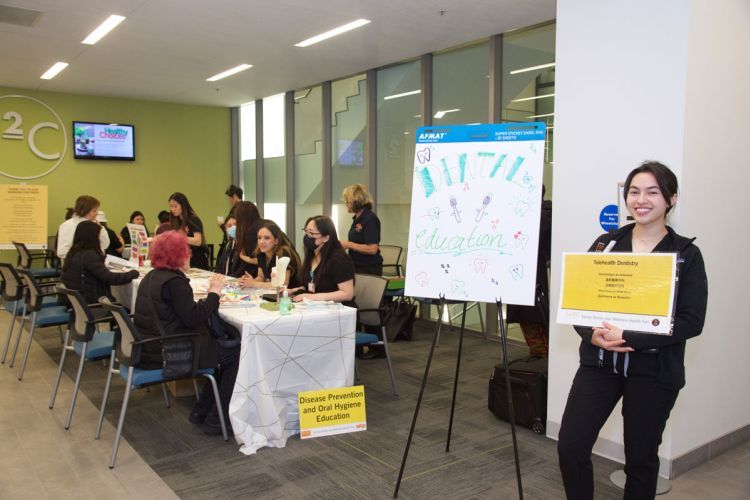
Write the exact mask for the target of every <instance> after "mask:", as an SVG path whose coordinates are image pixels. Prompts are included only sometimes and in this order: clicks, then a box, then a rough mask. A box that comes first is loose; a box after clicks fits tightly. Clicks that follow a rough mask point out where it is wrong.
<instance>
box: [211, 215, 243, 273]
mask: <svg viewBox="0 0 750 500" xmlns="http://www.w3.org/2000/svg"><path fill="white" fill-rule="evenodd" d="M224 231H225V232H226V235H227V243H226V245H224V246H223V247H222V249H221V253H219V256H218V257H217V258H216V267H215V268H214V272H216V273H220V274H224V275H226V276H236V273H240V274H241V272H240V269H241V267H242V261H241V260H240V256H239V254H238V252H236V251H235V246H236V245H235V242H236V239H235V238H236V236H237V219H235V218H234V216H229V217H227V219H226V220H225V221H224Z"/></svg>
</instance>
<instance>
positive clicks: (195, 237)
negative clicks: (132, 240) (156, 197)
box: [169, 193, 208, 270]
mask: <svg viewBox="0 0 750 500" xmlns="http://www.w3.org/2000/svg"><path fill="white" fill-rule="evenodd" d="M169 210H170V212H171V214H172V215H171V217H170V222H171V224H172V229H173V230H175V231H182V232H183V233H185V235H186V236H187V239H188V245H190V251H191V252H192V256H191V257H190V267H197V268H199V269H206V270H208V248H207V247H206V239H205V238H204V237H203V222H201V220H200V218H199V217H198V215H197V214H196V213H195V211H194V210H193V207H191V206H190V202H189V201H188V199H187V196H185V195H184V194H182V193H173V194H172V196H170V197H169Z"/></svg>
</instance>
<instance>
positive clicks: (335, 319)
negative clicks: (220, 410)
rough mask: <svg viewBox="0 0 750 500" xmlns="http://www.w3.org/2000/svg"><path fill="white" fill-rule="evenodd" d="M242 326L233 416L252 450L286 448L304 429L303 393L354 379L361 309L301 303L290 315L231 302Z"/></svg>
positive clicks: (233, 318) (237, 432)
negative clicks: (300, 404) (300, 401)
mask: <svg viewBox="0 0 750 500" xmlns="http://www.w3.org/2000/svg"><path fill="white" fill-rule="evenodd" d="M220 313H221V316H222V317H223V318H224V319H226V320H227V321H229V322H230V323H232V324H234V325H235V326H237V327H238V328H241V331H242V351H241V353H240V367H239V373H238V374H237V382H236V384H235V386H234V394H233V395H232V401H231V402H230V404H229V417H230V420H231V422H232V427H233V429H234V437H235V439H236V440H237V442H238V443H240V444H241V445H242V446H241V448H240V451H241V452H242V453H245V454H246V455H251V454H253V453H255V452H256V451H257V450H258V449H259V448H262V447H264V446H271V447H274V448H283V447H284V446H285V445H286V440H287V439H288V438H289V437H290V436H293V435H294V434H299V410H298V405H297V393H298V392H300V391H309V390H316V389H323V388H334V387H348V386H351V385H352V384H353V382H354V329H355V323H356V317H357V313H356V309H353V308H350V307H344V306H341V305H338V304H337V305H332V306H315V307H308V308H303V306H297V307H295V309H294V310H293V311H292V313H291V314H290V315H288V316H281V315H279V313H278V312H270V311H266V310H264V309H261V308H260V307H257V306H255V307H250V308H244V307H242V308H239V307H233V308H227V309H221V310H220Z"/></svg>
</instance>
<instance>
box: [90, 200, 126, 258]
mask: <svg viewBox="0 0 750 500" xmlns="http://www.w3.org/2000/svg"><path fill="white" fill-rule="evenodd" d="M96 222H98V223H99V224H101V226H102V228H103V229H104V230H105V231H106V232H107V236H109V246H108V247H107V248H106V249H105V250H104V253H106V254H107V255H111V256H113V257H122V252H123V251H124V250H125V242H123V241H122V237H120V235H119V234H117V233H116V232H114V231H112V229H110V227H109V226H108V225H107V216H106V215H105V214H104V212H103V211H102V210H99V211H98V212H97V214H96Z"/></svg>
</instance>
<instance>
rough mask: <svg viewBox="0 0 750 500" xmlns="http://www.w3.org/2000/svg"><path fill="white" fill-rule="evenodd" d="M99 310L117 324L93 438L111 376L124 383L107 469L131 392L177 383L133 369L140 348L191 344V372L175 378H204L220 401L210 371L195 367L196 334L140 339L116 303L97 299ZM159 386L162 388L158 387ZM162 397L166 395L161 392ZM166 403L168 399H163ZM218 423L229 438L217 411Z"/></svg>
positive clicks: (197, 352) (114, 455) (152, 372)
mask: <svg viewBox="0 0 750 500" xmlns="http://www.w3.org/2000/svg"><path fill="white" fill-rule="evenodd" d="M99 302H100V303H101V305H102V307H103V308H104V309H105V310H106V311H107V312H109V313H110V314H111V315H112V316H113V317H114V319H115V321H116V322H117V329H116V330H115V347H114V349H113V350H112V354H111V356H110V362H109V367H110V369H109V373H108V374H107V381H106V383H105V386H104V397H103V398H102V406H101V409H100V410H99V423H98V425H97V427H96V439H99V438H100V437H101V433H102V424H103V422H104V413H105V411H106V407H107V399H108V398H109V388H110V385H111V383H112V374H113V373H118V374H119V375H120V378H122V379H123V380H124V381H125V396H124V397H123V400H122V407H121V409H120V418H119V420H118V422H117V433H116V434H115V443H114V446H113V448H112V457H111V459H110V462H109V468H110V469H113V468H114V467H115V461H116V460H117V450H118V449H119V447H120V438H121V437H122V428H123V426H124V424H125V413H126V412H127V409H128V401H129V400H130V391H131V389H139V388H142V387H147V386H151V385H155V384H163V383H164V382H167V381H171V380H178V379H175V378H168V377H165V376H164V370H163V369H161V368H159V369H156V370H145V369H142V368H136V366H137V365H138V363H139V362H140V358H141V348H142V347H143V346H144V345H146V344H149V343H152V342H159V343H160V344H161V343H166V342H170V341H175V340H190V341H191V342H192V345H193V369H192V373H190V374H189V375H188V376H186V377H179V379H191V378H192V379H195V378H196V377H199V376H202V377H206V378H207V379H208V380H209V381H210V382H211V388H212V389H213V393H214V399H215V403H216V407H217V408H221V398H220V397H219V388H218V386H217V384H216V379H215V378H214V376H213V374H214V369H213V368H198V358H199V355H200V334H198V333H181V334H176V335H167V336H163V337H149V338H144V337H143V336H141V335H140V334H139V333H138V329H137V328H136V327H135V325H134V324H133V321H132V320H131V319H130V316H129V315H128V313H127V311H125V308H124V307H122V306H121V305H119V304H113V303H111V302H110V301H109V299H107V298H106V297H102V298H100V299H99ZM115 360H117V362H119V366H118V367H117V368H115ZM162 387H163V386H162ZM164 395H165V397H167V396H166V392H165V394H164ZM167 401H168V399H167ZM219 423H220V425H221V433H222V436H223V438H224V441H227V440H228V439H229V438H228V436H227V428H226V423H225V422H224V412H222V411H220V412H219Z"/></svg>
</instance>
